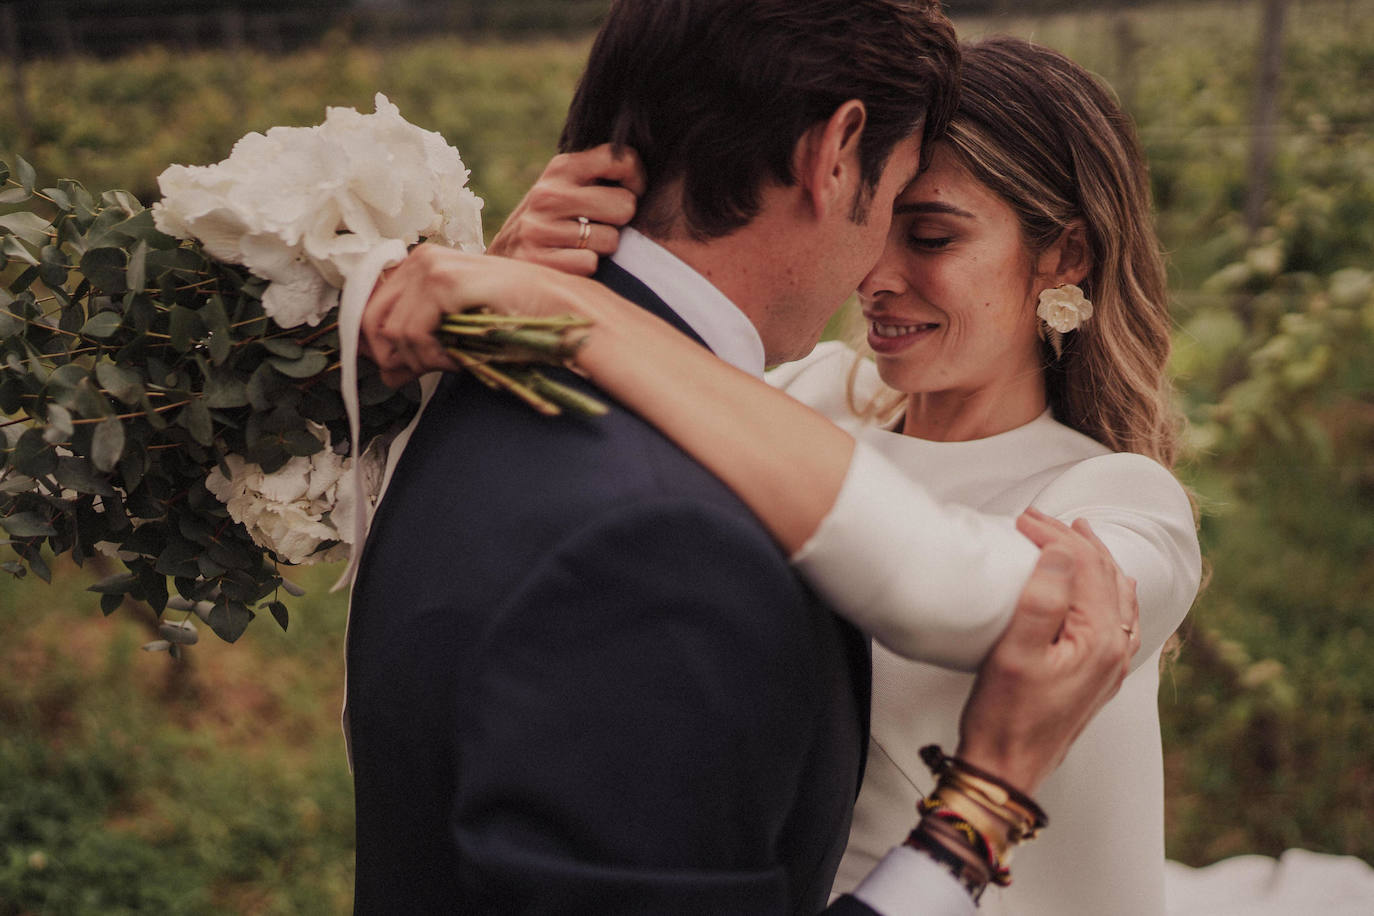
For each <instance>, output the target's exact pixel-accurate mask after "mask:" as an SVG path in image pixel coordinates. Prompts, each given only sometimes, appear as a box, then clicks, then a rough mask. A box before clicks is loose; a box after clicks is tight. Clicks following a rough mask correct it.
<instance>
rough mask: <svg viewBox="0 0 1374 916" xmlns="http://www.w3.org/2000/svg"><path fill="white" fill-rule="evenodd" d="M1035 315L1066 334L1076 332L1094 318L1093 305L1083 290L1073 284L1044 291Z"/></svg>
mask: <svg viewBox="0 0 1374 916" xmlns="http://www.w3.org/2000/svg"><path fill="white" fill-rule="evenodd" d="M1035 314H1036V315H1038V316H1040V318H1042V319H1043V320H1044V322H1045V323H1046V324H1048V325H1049V326H1050V327H1052V328H1054V329H1055V330H1056V331H1058V332H1059V333H1061V334H1064V333H1067V332H1069V331H1072V330H1075V329H1076V328H1077V327H1078V326H1079V325H1080V324H1082V323H1083V322H1085V321H1087V320H1088V319H1089V318H1091V317H1092V314H1093V304H1092V303H1091V302H1089V301H1088V300H1087V299H1086V298H1084V296H1083V290H1081V289H1079V288H1078V287H1077V286H1075V285H1074V284H1072V283H1066V284H1064V285H1063V286H1059V287H1056V288H1054V289H1047V290H1045V291H1043V292H1042V293H1041V294H1040V304H1039V306H1038V307H1037V308H1036V310H1035Z"/></svg>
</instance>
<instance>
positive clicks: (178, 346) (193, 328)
mask: <svg viewBox="0 0 1374 916" xmlns="http://www.w3.org/2000/svg"><path fill="white" fill-rule="evenodd" d="M167 333H168V334H169V335H170V336H171V339H172V340H171V343H172V349H173V350H176V351H177V352H178V353H185V352H186V351H187V350H190V349H191V345H192V344H193V343H195V341H197V340H199V339H200V338H201V337H202V336H204V334H205V322H203V321H201V320H200V316H199V315H197V314H196V313H195V312H193V311H191V310H190V309H188V308H186V307H184V306H180V305H178V306H175V307H174V308H173V309H172V311H171V313H170V315H169V316H168V332H167Z"/></svg>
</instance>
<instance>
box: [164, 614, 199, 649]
mask: <svg viewBox="0 0 1374 916" xmlns="http://www.w3.org/2000/svg"><path fill="white" fill-rule="evenodd" d="M157 634H158V635H159V636H161V637H162V638H163V639H165V640H167V641H168V642H170V643H176V644H177V645H179V646H194V645H195V644H196V643H197V642H199V641H200V634H199V633H198V632H196V625H195V624H194V623H192V622H191V621H189V620H164V621H163V622H162V623H160V624H158V627H157Z"/></svg>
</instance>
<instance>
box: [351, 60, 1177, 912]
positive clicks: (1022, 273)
mask: <svg viewBox="0 0 1374 916" xmlns="http://www.w3.org/2000/svg"><path fill="white" fill-rule="evenodd" d="M962 80H963V87H962V95H961V101H960V105H959V109H958V111H957V112H956V114H955V116H954V118H953V120H952V122H951V124H950V127H949V129H948V132H947V133H946V134H945V135H944V136H942V137H939V138H936V140H935V142H934V143H933V144H932V147H931V149H932V155H931V158H930V165H929V167H928V168H927V169H926V170H925V171H924V172H923V173H922V174H921V175H920V176H919V177H918V178H917V179H916V180H915V181H914V182H913V183H912V184H911V185H910V186H909V187H908V188H907V189H906V190H905V192H904V193H903V194H902V195H901V196H900V197H899V198H898V200H897V203H896V208H895V213H894V218H893V222H892V229H891V232H890V235H889V237H888V240H887V243H886V247H885V250H884V252H883V254H882V257H881V259H880V260H879V262H878V264H877V265H876V266H875V267H874V268H873V270H872V271H871V272H870V273H869V274H868V276H867V277H866V278H865V279H864V281H863V283H862V284H861V286H860V288H859V290H858V296H859V302H860V305H861V306H862V311H863V315H864V318H865V320H866V322H867V340H866V345H867V350H866V354H867V356H866V357H865V358H860V357H858V356H856V354H855V353H854V352H853V351H852V350H850V349H849V348H848V347H847V346H845V345H844V344H841V343H834V342H832V343H826V344H822V345H821V346H819V347H817V348H816V350H815V351H814V352H813V353H812V354H811V355H810V356H809V357H807V358H805V359H803V360H800V361H799V362H796V363H791V364H787V365H784V366H781V367H778V368H776V369H774V370H773V371H772V372H771V373H770V375H769V379H768V381H769V382H770V383H771V386H772V387H770V386H768V385H764V384H762V383H759V382H758V381H756V380H754V379H752V378H751V377H750V376H748V375H747V374H745V373H742V372H739V371H737V370H734V369H731V368H730V367H728V366H726V365H725V364H724V363H721V362H719V361H717V360H715V359H713V358H711V357H710V356H709V355H707V353H706V351H705V350H703V349H702V348H700V347H698V346H697V345H696V344H694V343H692V342H689V341H688V340H687V339H686V338H685V337H682V336H681V335H679V334H678V333H677V332H675V331H672V330H670V329H668V327H667V325H665V324H662V323H661V322H659V320H658V319H656V318H654V317H652V316H650V315H648V314H647V313H645V312H643V311H641V310H640V309H638V308H637V307H635V306H633V305H631V304H630V303H628V302H626V301H625V300H623V299H620V298H618V297H616V296H615V295H614V294H612V293H610V292H609V291H608V290H606V289H605V288H604V287H602V286H600V285H599V284H595V283H592V282H590V281H584V280H580V279H576V278H572V277H569V276H567V275H566V274H557V273H554V272H552V271H550V270H547V269H543V268H536V267H531V266H530V265H522V264H517V263H513V262H510V261H505V260H500V259H492V258H476V257H473V256H464V255H461V254H457V253H452V252H446V251H442V250H440V249H436V248H432V247H431V246H422V247H421V249H419V250H418V253H417V254H413V255H412V258H411V261H409V262H407V263H406V264H404V265H402V267H401V268H399V269H398V270H397V274H398V275H401V276H402V277H404V273H405V272H409V273H410V277H411V279H410V280H408V281H407V282H400V283H391V282H388V283H387V284H384V285H383V286H381V287H379V290H378V292H377V293H375V294H374V297H373V302H372V303H370V304H369V309H368V313H367V315H366V317H365V319H364V334H365V335H366V337H367V340H368V342H369V347H370V349H371V350H372V352H373V354H374V355H375V356H376V358H377V359H378V361H379V363H380V364H381V365H382V366H383V368H384V369H386V370H388V371H389V374H390V377H391V378H392V379H400V378H401V377H403V376H405V375H406V374H407V373H416V372H419V371H424V370H429V369H434V368H451V364H450V363H449V362H448V360H447V358H446V357H445V356H444V355H443V353H442V352H441V351H440V350H438V348H437V346H436V345H435V344H434V343H433V338H432V337H431V336H430V333H431V331H432V329H433V328H434V327H435V325H436V324H437V321H438V313H439V312H440V311H445V310H447V311H457V310H461V309H463V308H468V307H472V306H475V305H486V306H489V307H493V308H496V309H497V310H503V311H520V312H525V313H528V312H531V311H533V312H547V313H550V314H553V313H566V312H569V311H572V312H578V313H581V314H584V315H586V316H587V317H589V318H591V319H592V320H593V321H594V322H595V326H594V327H593V329H592V330H591V331H590V333H589V335H588V337H587V339H586V341H585V343H584V346H583V347H582V348H581V350H580V351H579V353H578V356H577V367H578V368H579V370H580V371H581V372H583V373H584V374H585V375H587V376H588V377H590V378H591V379H592V380H593V381H594V382H596V383H597V384H598V385H599V386H601V387H602V388H604V389H605V390H606V391H607V392H609V393H610V394H611V395H613V396H614V397H616V398H618V399H619V400H621V401H623V402H624V403H625V404H627V405H628V406H629V407H631V408H632V409H634V410H636V411H637V412H639V413H640V414H641V415H643V416H644V417H645V418H646V419H647V420H648V421H649V422H651V423H654V424H655V425H657V426H659V427H660V428H661V429H662V430H663V431H664V432H665V433H666V434H668V435H669V436H671V437H672V438H674V439H675V440H676V441H677V442H678V443H679V444H680V445H681V446H682V447H683V448H685V449H686V450H688V451H689V452H691V453H692V454H693V455H694V456H695V457H696V458H697V459H698V460H699V461H701V462H702V463H703V464H705V465H706V466H707V467H708V468H710V469H711V470H712V471H713V472H714V473H716V474H717V476H719V477H721V478H722V479H723V480H724V481H725V482H726V483H727V484H729V485H730V486H731V487H732V488H733V489H735V490H736V492H737V493H739V494H740V496H741V497H742V498H743V499H744V500H745V501H746V502H747V503H748V504H749V505H750V507H751V508H752V509H753V510H754V511H755V512H756V513H757V514H758V515H759V517H760V518H761V519H763V521H764V522H765V524H767V525H768V526H769V528H770V530H771V531H772V532H773V534H774V536H775V537H776V538H777V540H778V541H779V543H780V544H781V545H782V546H783V547H784V548H785V549H786V550H788V551H789V552H790V553H791V554H792V556H793V561H794V563H795V565H796V568H797V569H798V570H799V572H800V573H801V574H802V575H803V576H804V577H806V578H807V579H808V580H809V581H810V582H811V583H812V585H813V586H814V587H815V588H816V589H818V590H819V591H820V592H822V593H823V594H824V595H825V596H826V597H827V598H828V599H829V600H830V602H831V603H832V604H833V605H834V606H835V608H836V609H837V610H838V611H839V612H840V613H841V614H844V615H845V616H847V617H849V618H850V619H851V620H853V621H854V622H855V623H856V624H858V625H859V626H860V627H862V628H864V629H865V630H866V631H868V632H869V633H871V634H872V635H873V636H874V637H875V639H876V640H877V642H878V645H877V646H875V648H874V674H873V678H874V680H873V711H872V738H871V743H870V746H869V754H868V764H867V770H866V775H865V778H864V783H863V787H862V791H861V793H860V795H859V798H858V802H857V806H856V810H855V816H854V822H853V828H852V831H851V835H850V838H849V846H848V850H847V852H846V854H845V858H844V861H843V864H842V865H841V867H840V872H839V875H838V878H837V881H836V884H835V891H836V893H839V892H843V891H847V890H849V889H850V888H851V887H852V886H853V885H854V883H855V882H856V881H857V880H858V878H859V877H860V876H862V875H863V874H864V873H865V872H867V871H868V870H869V869H870V868H871V867H872V865H873V864H874V863H875V862H876V860H877V859H878V858H880V857H881V856H882V855H883V853H884V852H886V850H888V849H889V848H890V847H891V846H893V845H894V844H895V843H899V842H901V840H902V838H903V837H904V836H905V833H906V831H907V830H908V829H909V827H910V824H911V822H912V820H913V817H914V809H915V806H916V803H917V801H918V800H919V799H920V798H921V797H922V795H923V794H924V793H925V792H926V791H928V790H929V789H930V788H931V785H932V780H931V778H930V777H929V775H928V774H927V771H926V768H925V766H924V765H923V764H922V762H921V759H920V756H919V749H920V748H921V747H922V746H923V745H925V744H929V743H942V744H944V745H946V746H951V745H953V744H954V743H956V738H957V725H958V713H959V709H960V707H961V706H962V704H963V702H964V700H965V698H966V696H967V693H968V689H969V686H970V684H971V683H972V675H971V674H968V673H965V672H968V671H971V670H972V669H973V668H974V667H975V666H976V665H977V663H978V661H979V657H980V653H981V651H982V649H984V648H985V647H986V646H987V645H988V636H987V632H986V631H987V630H988V629H989V628H994V629H995V628H997V627H1000V625H1001V624H1002V622H1003V621H1005V619H1006V614H1007V612H1008V611H1009V608H1010V607H1011V604H1012V602H1013V601H1014V599H1015V595H1016V593H1017V592H1018V591H1019V590H1020V588H1021V586H1022V584H1023V583H1024V581H1025V579H1026V578H1027V576H1028V575H1029V572H1030V569H1031V566H1032V565H1033V563H1034V561H1035V557H1036V551H1035V549H1034V548H1033V547H1032V546H1031V544H1030V543H1029V542H1028V541H1026V540H1024V539H1023V538H1021V536H1020V535H1019V534H1017V533H1016V531H1015V529H1014V527H1013V521H1012V520H1013V519H1014V518H1015V517H1016V516H1017V515H1018V514H1020V513H1021V512H1022V511H1023V510H1026V509H1028V508H1029V509H1031V510H1032V511H1033V512H1038V513H1043V515H1042V516H1040V517H1041V518H1042V519H1044V518H1046V517H1048V518H1049V519H1056V520H1059V521H1060V522H1071V521H1074V520H1078V519H1083V520H1087V521H1088V522H1090V523H1091V525H1092V531H1093V532H1095V533H1096V534H1097V536H1098V537H1100V538H1101V540H1102V541H1103V542H1105V544H1106V545H1107V546H1108V548H1109V549H1110V551H1111V554H1112V557H1113V558H1114V559H1115V561H1116V563H1117V564H1118V566H1119V567H1120V569H1121V570H1122V571H1124V573H1125V574H1126V575H1128V576H1130V577H1131V578H1133V579H1135V580H1136V582H1137V583H1138V594H1139V601H1140V613H1141V628H1142V634H1141V636H1142V648H1141V649H1140V651H1139V652H1138V653H1137V655H1136V657H1135V659H1134V663H1133V665H1134V670H1133V672H1132V674H1131V675H1130V676H1129V677H1128V678H1127V679H1126V681H1125V684H1124V685H1123V687H1122V688H1121V691H1120V693H1119V694H1118V695H1117V697H1116V698H1115V699H1114V700H1112V701H1111V702H1110V703H1109V704H1108V705H1107V706H1106V707H1105V708H1104V710H1103V711H1102V712H1101V713H1100V714H1099V715H1098V717H1097V718H1096V719H1095V720H1094V721H1093V722H1092V723H1091V724H1090V725H1089V726H1088V728H1087V730H1086V731H1084V733H1083V734H1082V736H1081V737H1080V738H1079V740H1078V741H1077V742H1076V743H1075V745H1074V746H1073V748H1072V750H1071V751H1070V752H1069V754H1068V756H1067V757H1066V759H1065V760H1064V761H1063V763H1062V765H1061V766H1060V767H1059V769H1058V771H1057V772H1056V773H1055V774H1054V775H1053V776H1051V777H1050V778H1049V779H1048V780H1047V781H1046V782H1045V783H1044V784H1043V786H1042V787H1041V788H1040V790H1039V795H1038V798H1039V800H1040V801H1041V802H1042V803H1043V805H1044V806H1045V808H1046V809H1047V810H1048V811H1049V812H1050V813H1051V817H1052V819H1053V823H1052V826H1051V829H1050V830H1048V831H1047V832H1046V833H1045V835H1044V837H1043V838H1042V839H1040V840H1039V841H1037V842H1036V843H1032V844H1030V845H1028V846H1027V847H1026V848H1025V849H1024V850H1023V851H1021V852H1020V854H1019V856H1018V860H1017V866H1018V867H1017V869H1016V873H1017V878H1016V882H1015V884H1014V885H1012V886H1011V887H1009V888H1007V889H1006V890H1004V891H999V890H998V889H992V890H990V891H989V892H988V893H987V894H986V895H985V896H984V898H983V907H984V908H985V909H986V910H988V911H990V912H993V913H1016V914H1060V916H1064V914H1085V916H1086V914H1093V916H1099V914H1107V913H1110V914H1114V916H1136V914H1139V916H1147V914H1148V916H1159V914H1162V913H1163V912H1164V890H1163V882H1164V844H1163V773H1162V754H1161V748H1160V735H1159V722H1158V710H1157V706H1156V692H1157V689H1158V671H1159V663H1160V650H1161V647H1162V646H1163V644H1164V641H1165V640H1166V638H1167V637H1168V636H1169V635H1170V634H1171V633H1172V632H1173V631H1174V629H1175V628H1176V627H1177V626H1178V625H1179V623H1180V622H1181V621H1182V619H1183V617H1184V615H1185V613H1186V612H1187V610H1188V608H1189V606H1190V604H1191V603H1192V600H1193V597H1194V595H1195V593H1196V591H1197V588H1198V582H1199V572H1200V557H1199V552H1198V543H1197V538H1196V531H1195V526H1194V519H1193V514H1192V509H1191V505H1190V502H1189V499H1188V497H1187V495H1186V493H1185V492H1184V490H1183V488H1182V487H1181V486H1180V485H1179V484H1178V483H1177V481H1176V480H1175V479H1174V477H1173V476H1172V475H1171V473H1170V472H1169V468H1170V466H1171V465H1172V462H1173V459H1174V456H1175V452H1176V445H1177V442H1176V438H1177V428H1176V424H1175V420H1174V414H1173V412H1172V409H1171V404H1170V394H1171V392H1170V386H1169V384H1168V382H1167V380H1166V378H1165V363H1166V360H1167V357H1168V353H1169V331H1170V322H1169V316H1168V311H1167V301H1166V300H1167V294H1166V288H1165V276H1164V267H1163V263H1162V259H1161V256H1160V253H1159V248H1158V243H1157V241H1156V238H1155V236H1154V233H1153V230H1152V226H1151V217H1150V202H1149V194H1148V184H1147V178H1146V171H1145V165H1144V161H1143V156H1142V153H1141V150H1140V146H1139V143H1138V141H1137V139H1136V137H1135V134H1134V130H1133V128H1132V126H1131V124H1130V122H1129V120H1128V119H1127V118H1126V116H1125V115H1124V114H1123V113H1122V112H1121V111H1120V109H1119V108H1118V106H1117V105H1116V103H1115V102H1114V101H1113V100H1112V98H1111V96H1110V95H1109V94H1108V92H1107V90H1106V89H1105V88H1104V87H1103V86H1102V85H1101V84H1100V83H1098V82H1097V80H1096V79H1094V78H1093V77H1092V76H1091V75H1089V74H1088V73H1087V72H1086V71H1084V70H1083V69H1082V68H1080V67H1078V66H1077V65H1076V64H1074V63H1072V62H1071V61H1069V60H1068V59H1067V58H1065V57H1063V56H1062V55H1060V54H1058V53H1057V52H1054V51H1051V50H1049V49H1046V48H1042V47H1038V46H1036V45H1033V44H1030V43H1027V42H1024V41H1021V40H1015V39H995V40H988V41H984V42H980V43H976V44H972V45H968V46H966V47H965V56H964V65H963V71H962ZM627 162H629V163H630V165H629V166H627ZM633 172H634V169H633V163H632V160H630V159H627V158H626V157H624V156H615V155H613V154H612V153H611V152H609V151H608V150H606V149H604V148H603V149H598V150H592V151H587V152H584V153H578V154H572V155H571V156H561V157H559V158H558V159H556V160H555V161H554V163H553V164H551V165H550V167H549V169H548V171H546V172H545V175H544V177H543V178H542V179H541V183H540V185H539V186H536V189H535V191H534V192H531V194H530V196H529V197H527V199H526V202H525V204H523V205H522V206H521V208H520V209H519V210H518V211H517V213H516V214H515V215H514V216H513V217H512V220H511V222H510V223H508V224H507V226H506V227H505V228H503V230H502V232H501V234H500V235H499V236H498V237H497V239H496V240H495V242H494V243H493V251H494V252H495V253H501V254H508V255H516V256H520V257H523V258H525V259H527V260H533V261H543V262H545V263H546V264H553V265H556V266H560V267H563V268H565V269H566V268H572V269H577V270H581V271H583V272H587V273H589V272H591V270H592V269H593V268H594V267H595V263H594V261H595V259H594V258H593V257H592V256H591V253H592V252H595V251H599V252H600V253H602V254H610V253H611V252H612V251H616V246H617V239H616V235H615V233H614V231H613V229H614V227H615V226H618V225H620V224H622V223H624V222H626V221H627V219H628V217H629V213H628V212H626V211H627V209H628V208H627V206H626V198H627V192H626V190H625V189H626V188H627V187H628V188H630V189H633V190H636V191H637V190H639V189H640V188H639V181H640V179H638V177H637V176H635V175H633V174H632V173H633ZM627 175H629V177H627ZM608 180H618V181H619V182H620V184H621V185H622V186H621V187H609V186H607V182H608ZM578 217H590V218H591V221H590V222H589V221H588V220H587V219H585V218H584V219H581V220H579V219H578ZM588 227H592V228H588ZM593 230H594V231H593ZM546 240H553V243H552V244H549V243H548V242H547V241H546ZM618 244H619V250H618V252H617V253H616V255H615V257H617V258H624V257H633V256H634V252H635V251H636V249H640V248H642V246H646V245H653V244H654V243H653V242H651V241H649V240H648V239H647V238H645V237H644V236H643V235H640V234H639V233H637V232H636V231H635V230H634V229H633V228H627V229H625V230H624V232H623V233H621V234H620V237H619V239H618ZM579 259H580V260H579ZM440 274H442V275H443V279H444V282H427V281H434V280H435V279H436V277H438V276H439V275H440ZM422 284H423V285H422ZM406 290H409V291H411V292H412V293H413V292H415V291H417V290H418V291H420V293H421V294H420V295H407V294H404V291H406ZM398 291H400V292H401V294H399V295H398ZM1089 300H1090V301H1089ZM798 402H801V403H800V404H799V403H798ZM803 404H804V405H807V406H802V405H803ZM1046 523H1048V522H1046Z"/></svg>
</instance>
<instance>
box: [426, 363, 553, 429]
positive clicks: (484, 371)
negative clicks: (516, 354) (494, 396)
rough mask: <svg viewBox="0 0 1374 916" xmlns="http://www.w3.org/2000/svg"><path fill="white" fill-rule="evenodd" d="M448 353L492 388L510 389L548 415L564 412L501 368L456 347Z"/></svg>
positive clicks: (512, 392)
mask: <svg viewBox="0 0 1374 916" xmlns="http://www.w3.org/2000/svg"><path fill="white" fill-rule="evenodd" d="M448 353H449V355H450V356H452V357H453V358H454V359H455V360H457V361H458V364H459V365H461V366H462V367H463V368H464V369H466V370H468V371H469V372H471V373H472V374H473V375H475V376H477V378H478V380H480V381H481V382H482V383H484V384H486V385H487V386H489V387H491V388H496V389H499V390H503V391H509V392H510V393H511V394H513V395H515V396H516V397H518V398H519V399H520V400H522V401H524V402H525V403H526V404H528V405H530V406H531V407H533V408H534V409H535V410H537V411H539V412H540V413H542V414H544V415H545V416H548V417H553V416H557V415H558V414H560V413H562V410H561V409H560V408H559V406H558V405H557V404H555V403H553V402H552V401H550V400H549V399H548V398H545V397H543V396H541V395H540V394H539V393H538V392H536V391H534V390H533V389H531V388H530V387H529V386H528V385H522V384H521V383H520V382H518V381H516V380H515V379H513V378H511V377H510V376H509V375H507V374H506V373H504V372H502V371H500V370H499V369H494V368H492V367H491V366H489V365H487V364H486V363H485V362H483V361H482V360H480V359H477V358H476V357H474V356H470V355H469V354H467V353H464V352H463V351H462V350H459V349H457V348H456V347H450V348H448Z"/></svg>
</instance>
